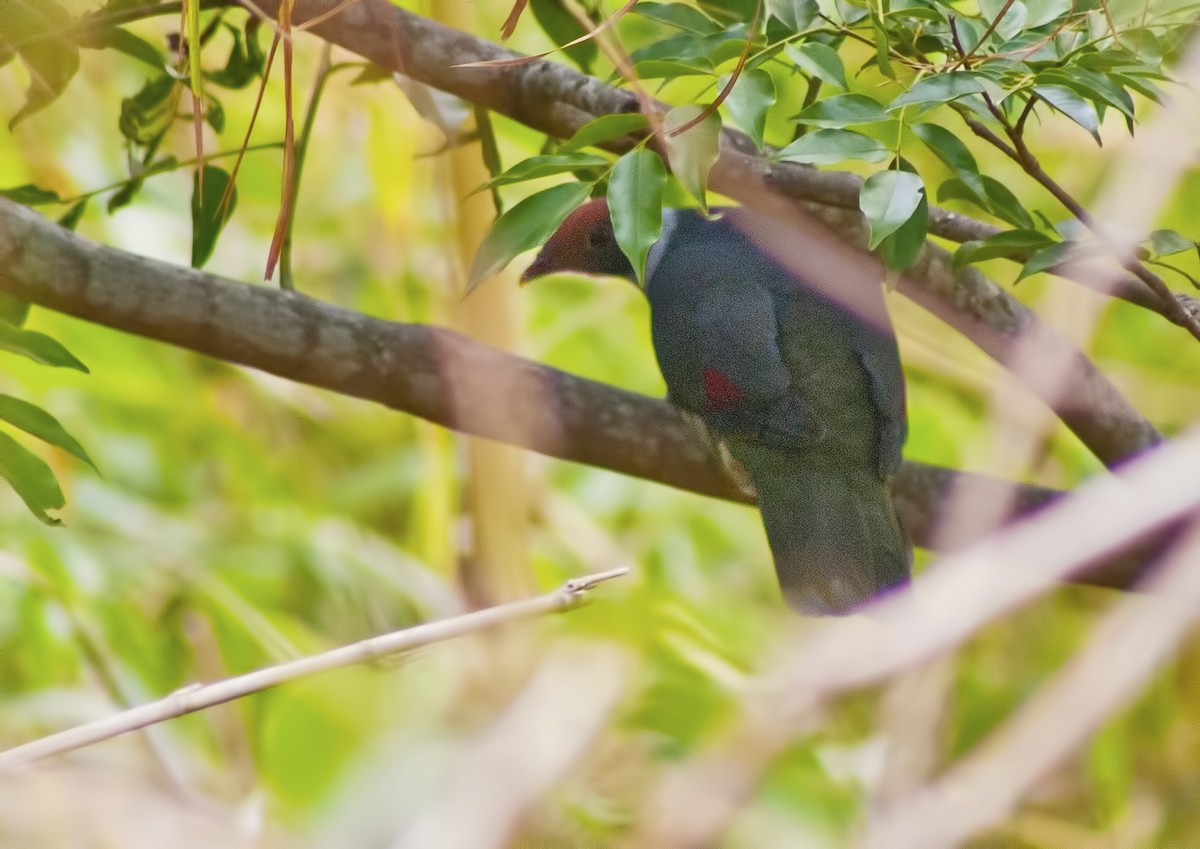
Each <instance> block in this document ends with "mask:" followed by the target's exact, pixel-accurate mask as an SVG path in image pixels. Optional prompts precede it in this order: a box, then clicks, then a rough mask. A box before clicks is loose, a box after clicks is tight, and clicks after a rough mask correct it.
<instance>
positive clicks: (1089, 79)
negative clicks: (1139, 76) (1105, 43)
mask: <svg viewBox="0 0 1200 849" xmlns="http://www.w3.org/2000/svg"><path fill="white" fill-rule="evenodd" d="M1036 84H1037V86H1044V85H1052V86H1059V87H1061V88H1066V89H1070V90H1071V91H1073V92H1075V93H1076V94H1079V95H1081V96H1082V97H1084V98H1086V99H1088V100H1091V101H1092V102H1094V103H1106V104H1108V105H1109V106H1113V107H1115V108H1116V109H1118V110H1119V111H1120V112H1121V113H1123V114H1124V115H1125V117H1126V118H1127V119H1128V120H1130V121H1132V120H1133V98H1131V97H1130V96H1129V92H1127V91H1125V89H1124V88H1122V87H1121V86H1120V85H1118V84H1117V83H1115V82H1113V81H1112V80H1110V79H1108V77H1106V76H1105V75H1103V74H1098V73H1096V72H1095V71H1087V70H1084V69H1083V68H1080V67H1078V66H1073V67H1071V68H1070V69H1069V70H1068V69H1058V68H1051V69H1049V70H1047V71H1042V72H1041V73H1040V74H1038V75H1037V79H1036Z"/></svg>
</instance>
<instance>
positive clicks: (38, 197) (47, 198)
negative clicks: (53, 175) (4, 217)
mask: <svg viewBox="0 0 1200 849" xmlns="http://www.w3.org/2000/svg"><path fill="white" fill-rule="evenodd" d="M0 197H3V198H8V199H9V200H11V201H13V202H14V203H23V204H25V205H26V206H38V205H39V204H43V203H62V198H60V197H59V196H58V192H52V191H50V190H49V189H43V188H42V187H41V186H36V185H34V184H33V183H26V184H25V185H23V186H14V187H13V188H11V189H0Z"/></svg>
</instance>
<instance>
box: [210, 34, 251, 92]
mask: <svg viewBox="0 0 1200 849" xmlns="http://www.w3.org/2000/svg"><path fill="white" fill-rule="evenodd" d="M225 29H226V30H228V31H229V34H230V35H231V36H232V37H233V45H232V46H231V47H230V48H229V56H228V58H226V60H225V67H224V68H221V69H220V70H218V71H205V72H204V76H205V78H206V79H207V80H208V81H209V82H211V83H213V84H215V85H219V86H221V87H222V88H229V89H239V88H245V87H246V86H248V85H250V83H252V82H254V80H255V79H256V78H257V77H258V76H259V75H260V74H261V73H262V67H261V66H260V65H257V64H256V63H255V61H254V58H253V57H252V56H251V55H250V50H249V49H248V48H247V46H246V43H245V42H244V41H243V40H242V32H241V30H239V29H238V28H237V27H235V26H233V25H232V24H225Z"/></svg>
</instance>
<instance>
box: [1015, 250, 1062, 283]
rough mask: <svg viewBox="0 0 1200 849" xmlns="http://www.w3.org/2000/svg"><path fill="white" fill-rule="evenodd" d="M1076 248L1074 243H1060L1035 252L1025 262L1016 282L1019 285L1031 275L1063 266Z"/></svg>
mask: <svg viewBox="0 0 1200 849" xmlns="http://www.w3.org/2000/svg"><path fill="white" fill-rule="evenodd" d="M1075 247H1076V244H1075V243H1074V242H1058V243H1057V244H1054V245H1049V246H1048V247H1044V248H1041V249H1040V250H1036V251H1034V252H1033V254H1032V255H1031V256H1030V257H1029V259H1027V260H1025V264H1024V265H1023V266H1021V273H1020V274H1018V275H1017V280H1016V282H1018V283H1019V282H1021V281H1022V280H1024V279H1025V278H1026V277H1029V276H1030V275H1033V274H1037V273H1039V272H1042V271H1049V270H1050V269H1052V268H1054V267H1055V266H1057V265H1059V264H1061V263H1062V262H1063V260H1065V259H1066V258H1067V255H1068V254H1070V253H1071V251H1072V250H1074V249H1075Z"/></svg>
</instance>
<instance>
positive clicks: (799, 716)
mask: <svg viewBox="0 0 1200 849" xmlns="http://www.w3.org/2000/svg"><path fill="white" fill-rule="evenodd" d="M1197 507H1200V431H1197V430H1193V431H1190V432H1188V433H1187V434H1186V435H1184V436H1183V437H1181V438H1180V439H1179V440H1178V441H1176V442H1174V443H1172V444H1170V445H1166V446H1163V447H1162V448H1159V449H1157V450H1155V451H1154V452H1152V453H1150V454H1148V455H1147V456H1145V457H1142V458H1139V459H1138V460H1135V461H1132V462H1130V464H1129V465H1128V466H1127V468H1126V470H1125V471H1124V472H1123V473H1122V474H1121V475H1120V476H1114V477H1110V478H1101V479H1097V480H1094V481H1092V482H1090V483H1089V484H1087V485H1086V486H1084V487H1082V488H1081V489H1080V490H1079V491H1077V492H1076V493H1074V494H1073V495H1071V496H1070V497H1068V498H1064V499H1062V500H1061V501H1059V502H1058V503H1057V504H1054V505H1052V506H1050V507H1048V508H1046V509H1045V510H1043V511H1042V512H1041V513H1039V514H1038V515H1035V516H1033V517H1031V518H1029V519H1027V520H1025V521H1023V522H1020V523H1019V524H1016V525H1014V526H1013V527H1012V528H1010V529H1007V530H1004V531H1001V532H998V533H996V534H993V535H992V536H990V537H989V538H987V539H985V540H984V541H983V542H981V543H979V544H976V545H975V546H973V547H971V548H970V549H967V550H965V551H963V552H961V553H959V554H954V555H950V556H947V557H945V558H943V559H942V560H941V561H939V562H938V563H937V564H936V565H935V566H934V567H933V568H931V569H930V570H929V571H927V572H926V574H925V575H923V576H922V577H921V578H920V579H918V580H917V581H916V582H915V583H914V585H913V589H912V591H911V592H906V593H903V594H900V595H898V596H895V597H892V598H889V599H885V600H884V601H882V602H881V603H878V604H875V605H872V606H871V608H870V610H869V611H867V612H868V613H870V618H869V619H868V618H865V617H855V618H851V619H847V620H830V621H826V622H822V623H820V624H819V625H817V626H816V627H813V628H810V629H808V630H807V631H806V632H804V633H803V634H801V636H800V638H798V639H796V640H794V641H792V642H791V644H790V645H788V646H787V647H786V648H785V650H784V651H783V652H782V653H781V654H782V657H781V658H780V659H779V661H778V662H776V663H774V664H773V666H772V669H771V671H769V672H768V673H767V674H765V675H763V676H762V677H761V678H759V679H758V680H757V681H755V682H754V683H753V684H752V685H751V686H750V687H749V688H748V694H747V697H746V699H745V701H744V703H743V706H742V710H741V712H740V714H739V715H738V717H737V718H736V719H735V720H734V721H733V722H732V723H731V725H730V727H729V728H727V729H726V730H725V731H724V733H723V734H722V735H721V736H720V738H719V739H718V740H716V741H714V742H713V743H712V744H710V745H709V746H708V747H706V748H705V749H704V750H703V751H701V752H699V753H698V754H697V755H696V756H694V757H693V758H691V759H690V760H689V761H687V762H685V763H683V764H680V765H679V766H676V767H673V768H672V769H671V770H670V771H669V772H668V773H667V774H666V776H665V777H664V779H663V781H662V782H661V786H660V788H659V790H658V792H656V793H652V794H650V795H649V798H648V801H647V803H646V805H645V807H644V814H643V818H642V822H641V827H640V829H639V832H638V842H637V843H636V844H635V845H636V846H638V847H647V849H649V847H654V849H674V847H690V846H704V845H710V844H713V843H714V840H713V838H714V836H715V835H717V834H719V833H720V831H721V830H722V829H723V828H724V827H725V825H726V823H727V822H728V820H729V818H730V817H732V816H733V815H734V814H735V813H736V811H737V810H738V809H739V808H740V806H741V804H742V802H743V801H744V800H745V799H746V798H747V797H748V796H749V795H750V793H751V792H752V791H753V789H754V787H755V786H756V785H757V783H758V781H759V778H760V776H761V775H762V773H763V772H764V771H765V770H766V769H767V767H768V766H769V765H770V763H771V762H772V761H773V760H774V759H775V757H776V756H777V755H778V754H779V753H780V752H782V751H783V750H784V748H786V746H787V745H789V744H790V743H791V741H792V740H793V739H795V738H796V737H797V736H799V735H801V734H802V733H803V732H804V730H805V727H806V725H807V724H809V723H811V722H812V719H813V717H814V715H815V712H816V710H817V709H818V708H819V707H820V706H821V705H822V704H823V703H824V702H825V701H826V700H828V699H829V698H831V697H833V696H835V695H837V694H839V693H843V692H846V691H848V690H851V689H854V688H857V687H863V686H866V685H868V684H871V683H874V682H877V681H880V680H883V679H885V678H887V677H889V676H891V675H894V674H896V673H897V672H900V671H902V670H904V669H907V668H910V667H912V666H913V665H915V664H918V663H921V662H923V661H926V660H929V659H931V658H934V657H938V656H940V655H942V654H945V653H946V652H949V651H952V650H953V649H954V648H956V647H957V646H958V645H960V644H961V643H962V642H964V641H965V640H967V639H968V638H969V637H971V636H972V635H973V634H975V633H976V632H977V631H978V630H979V628H980V627H982V626H983V625H985V624H986V623H988V622H990V621H993V620H995V619H997V618H998V617H1000V616H1002V615H1003V614H1005V613H1007V612H1008V611H1010V610H1012V609H1014V608H1015V607H1017V606H1018V605H1021V604H1024V603H1027V602H1029V601H1030V600H1032V599H1034V598H1036V597H1037V596H1039V595H1041V594H1042V593H1044V592H1045V591H1046V590H1047V589H1048V588H1049V587H1050V586H1051V584H1052V583H1053V582H1054V581H1056V580H1059V579H1061V578H1064V577H1065V576H1067V575H1069V574H1071V572H1073V571H1075V570H1078V569H1080V568H1081V567H1082V566H1083V565H1084V564H1086V563H1087V562H1089V561H1090V560H1093V559H1095V558H1097V557H1100V556H1103V554H1104V552H1106V551H1109V550H1110V549H1112V548H1114V547H1118V546H1120V545H1122V544H1125V543H1127V542H1128V541H1130V540H1132V539H1136V538H1138V537H1140V536H1142V535H1144V534H1147V533H1149V532H1151V531H1153V530H1154V529H1155V528H1158V527H1162V526H1163V525H1164V524H1167V523H1170V522H1172V521H1175V520H1178V519H1179V518H1180V517H1182V516H1185V515H1188V514H1190V513H1193V512H1194V511H1195V510H1196V509H1197Z"/></svg>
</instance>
